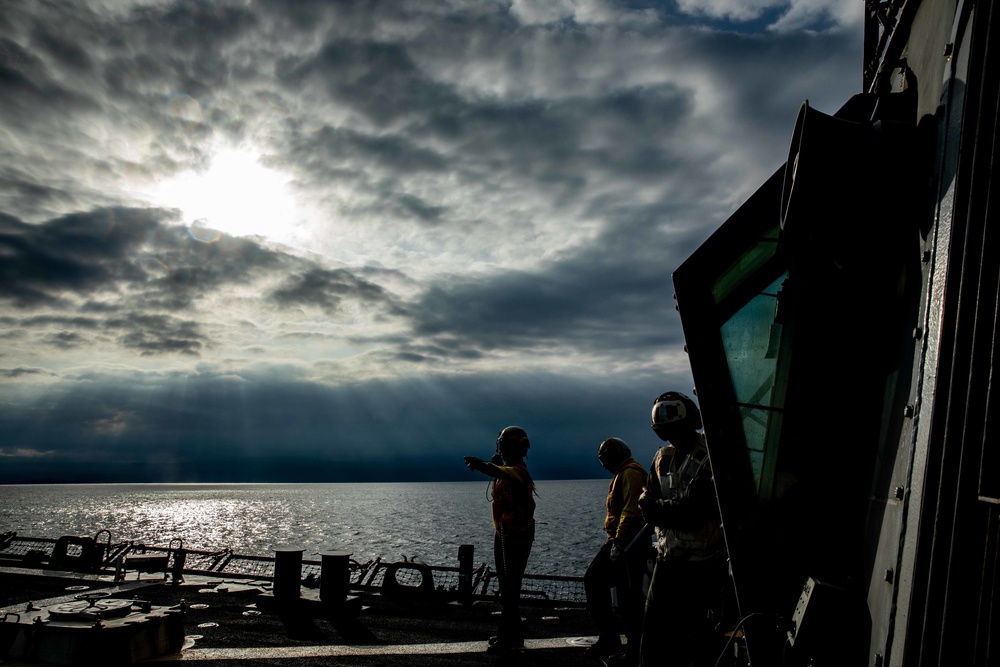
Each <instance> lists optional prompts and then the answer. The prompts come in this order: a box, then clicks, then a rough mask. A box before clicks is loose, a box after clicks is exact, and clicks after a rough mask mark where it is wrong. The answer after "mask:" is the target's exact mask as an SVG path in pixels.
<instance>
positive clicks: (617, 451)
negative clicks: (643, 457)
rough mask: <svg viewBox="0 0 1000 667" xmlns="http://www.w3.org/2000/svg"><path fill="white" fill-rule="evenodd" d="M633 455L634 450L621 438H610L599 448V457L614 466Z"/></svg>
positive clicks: (606, 463) (604, 462) (605, 463)
mask: <svg viewBox="0 0 1000 667" xmlns="http://www.w3.org/2000/svg"><path fill="white" fill-rule="evenodd" d="M630 456H632V450H631V449H629V446H628V444H627V443H626V442H625V441H624V440H622V439H621V438H608V439H607V440H605V441H604V442H602V443H601V446H600V447H598V448H597V458H598V459H599V460H600V461H601V463H602V464H604V465H610V466H612V467H614V466H617V465H619V464H620V463H621V462H622V461H624V460H625V459H627V458H628V457H630Z"/></svg>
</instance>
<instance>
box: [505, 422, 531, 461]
mask: <svg viewBox="0 0 1000 667" xmlns="http://www.w3.org/2000/svg"><path fill="white" fill-rule="evenodd" d="M501 443H503V444H507V445H510V444H520V445H522V446H523V447H524V451H523V452H522V456H523V455H524V453H527V451H528V448H529V447H531V443H530V442H529V441H528V433H527V432H526V431H525V430H524V429H523V428H521V427H520V426H508V427H507V428H505V429H504V430H502V431H500V434H499V435H498V436H497V449H500V445H501Z"/></svg>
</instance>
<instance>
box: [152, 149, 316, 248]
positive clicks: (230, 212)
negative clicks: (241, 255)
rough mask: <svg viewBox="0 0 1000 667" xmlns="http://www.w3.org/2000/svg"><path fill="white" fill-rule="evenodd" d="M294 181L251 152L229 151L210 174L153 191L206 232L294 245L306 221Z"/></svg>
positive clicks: (190, 175)
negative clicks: (215, 231) (293, 242)
mask: <svg viewBox="0 0 1000 667" xmlns="http://www.w3.org/2000/svg"><path fill="white" fill-rule="evenodd" d="M290 181H291V178H290V177H289V176H287V175H286V174H283V173H281V172H279V171H276V170H274V169H271V168H269V167H267V166H265V165H264V164H263V163H262V162H261V156H260V153H259V152H257V151H254V150H252V149H248V148H224V149H221V150H219V151H218V152H216V153H215V154H214V155H213V156H212V160H211V163H210V164H209V167H208V168H207V169H206V170H204V171H189V172H185V173H183V174H180V175H177V176H175V177H173V178H170V179H168V180H164V181H162V182H160V183H159V184H158V185H156V186H155V187H154V188H153V189H152V191H151V192H150V193H149V194H150V195H151V196H152V197H153V199H154V202H155V203H156V204H157V205H159V206H164V207H168V208H176V209H180V211H181V212H182V214H183V219H184V223H185V224H187V225H189V226H191V227H192V228H194V229H196V230H200V232H201V233H205V231H204V230H205V229H206V228H207V229H214V230H217V231H219V232H223V233H225V234H230V235H233V236H253V235H257V236H264V237H267V238H269V239H273V240H276V241H283V242H290V241H292V240H293V239H294V237H295V230H296V228H297V227H299V226H300V224H301V223H302V222H303V220H302V211H301V209H300V206H299V204H298V202H297V201H296V199H295V196H294V194H293V192H292V189H291V186H290Z"/></svg>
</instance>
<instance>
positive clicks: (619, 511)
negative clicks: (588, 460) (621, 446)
mask: <svg viewBox="0 0 1000 667" xmlns="http://www.w3.org/2000/svg"><path fill="white" fill-rule="evenodd" d="M636 474H637V475H638V476H639V477H640V479H636V480H633V481H632V482H631V483H632V484H634V485H635V487H634V488H635V489H636V490H637V493H636V494H635V496H634V497H633V498H631V499H630V500H631V502H629V504H628V506H627V505H626V499H625V486H626V479H625V477H626V475H636ZM644 486H646V470H645V468H643V467H642V466H641V465H640V464H639V463H638V462H636V460H635V459H633V458H628V459H626V460H625V461H623V462H622V463H621V465H619V466H618V469H617V470H616V471H615V476H614V477H613V478H612V479H611V483H610V484H609V485H608V500H607V503H606V507H607V516H606V517H605V518H604V532H606V533H607V534H608V537H609V538H611V539H614V538H617V537H621V538H622V539H624V540H631V539H632V538H633V537H635V535H636V534H637V533H638V532H639V530H640V529H641V528H642V526H643V521H642V515H641V514H640V513H639V504H638V499H639V493H640V492H641V491H642V487H644ZM623 519H624V522H623Z"/></svg>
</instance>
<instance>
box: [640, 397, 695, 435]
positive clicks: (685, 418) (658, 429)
mask: <svg viewBox="0 0 1000 667" xmlns="http://www.w3.org/2000/svg"><path fill="white" fill-rule="evenodd" d="M652 421H653V423H652V425H651V426H652V428H653V431H654V432H655V433H656V435H657V436H659V438H660V440H670V439H671V436H675V435H676V434H677V433H679V432H683V431H697V430H698V429H700V428H701V411H700V410H698V406H697V405H695V403H694V401H692V400H691V399H690V398H688V397H687V396H685V395H684V394H682V393H680V392H677V391H668V392H666V393H663V394H660V395H659V396H657V397H656V400H655V401H653V415H652Z"/></svg>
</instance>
